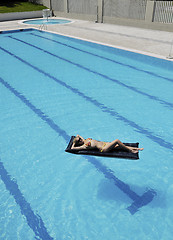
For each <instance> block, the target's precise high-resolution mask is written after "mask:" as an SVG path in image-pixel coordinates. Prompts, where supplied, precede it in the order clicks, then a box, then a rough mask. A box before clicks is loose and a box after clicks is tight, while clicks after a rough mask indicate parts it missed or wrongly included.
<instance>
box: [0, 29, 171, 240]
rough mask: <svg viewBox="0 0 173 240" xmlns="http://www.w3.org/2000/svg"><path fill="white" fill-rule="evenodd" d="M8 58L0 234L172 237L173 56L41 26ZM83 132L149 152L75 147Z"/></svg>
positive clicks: (9, 50) (0, 43)
mask: <svg viewBox="0 0 173 240" xmlns="http://www.w3.org/2000/svg"><path fill="white" fill-rule="evenodd" d="M0 61H1V63H0V113H1V118H0V176H1V178H0V179H1V180H0V191H1V192H0V193H1V194H0V205H1V211H0V226H1V228H0V239H3V240H4V239H5V240H13V239H21V240H23V239H25V240H31V239H43V240H48V239H56V240H58V239H60V240H62V239H64V240H67V239H70V240H81V239H82V240H114V239H118V240H132V239H133V240H139V239H140V240H146V239H147V240H165V239H166V240H171V239H172V235H173V230H172V224H173V216H172V212H173V204H172V199H173V184H172V182H173V174H172V171H173V155H172V152H173V127H172V119H173V111H172V108H173V94H172V89H173V88H172V86H173V63H172V62H169V61H166V60H161V59H156V58H153V57H148V56H143V55H140V54H136V53H132V52H128V51H123V50H119V49H114V48H110V47H107V46H101V45H97V44H94V43H89V42H84V41H82V40H77V39H73V38H68V37H64V36H60V35H55V34H51V33H46V32H40V31H37V30H26V31H11V32H4V33H2V34H0ZM76 134H80V135H82V136H83V137H86V138H87V137H92V138H95V139H98V140H104V141H111V140H114V139H115V138H119V139H120V140H122V141H124V142H140V146H141V147H144V151H143V152H140V159H139V160H124V159H115V158H99V157H92V156H78V155H73V154H69V153H66V152H65V151H64V150H65V148H66V146H67V144H68V142H69V140H70V136H71V135H76Z"/></svg>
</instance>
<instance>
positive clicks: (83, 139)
mask: <svg viewBox="0 0 173 240" xmlns="http://www.w3.org/2000/svg"><path fill="white" fill-rule="evenodd" d="M76 137H80V138H81V139H82V141H85V139H84V138H83V137H81V136H80V135H79V134H77V135H76Z"/></svg>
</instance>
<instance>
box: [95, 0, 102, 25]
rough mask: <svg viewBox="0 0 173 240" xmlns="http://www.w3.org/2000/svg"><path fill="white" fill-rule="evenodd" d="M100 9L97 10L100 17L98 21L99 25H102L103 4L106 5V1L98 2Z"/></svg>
mask: <svg viewBox="0 0 173 240" xmlns="http://www.w3.org/2000/svg"><path fill="white" fill-rule="evenodd" d="M97 3H98V8H97V11H98V13H97V15H98V19H97V21H98V22H99V23H102V22H103V4H104V0H98V2H97Z"/></svg>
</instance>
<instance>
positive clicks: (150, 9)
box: [145, 0, 155, 22]
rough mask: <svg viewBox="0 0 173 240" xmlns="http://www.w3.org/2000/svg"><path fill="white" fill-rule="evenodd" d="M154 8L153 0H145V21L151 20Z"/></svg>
mask: <svg viewBox="0 0 173 240" xmlns="http://www.w3.org/2000/svg"><path fill="white" fill-rule="evenodd" d="M154 10H155V0H147V6H146V14H145V21H147V22H153V20H154Z"/></svg>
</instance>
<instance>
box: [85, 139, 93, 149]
mask: <svg viewBox="0 0 173 240" xmlns="http://www.w3.org/2000/svg"><path fill="white" fill-rule="evenodd" d="M88 140H89V141H88V142H87V143H85V145H86V146H87V147H90V146H91V140H92V138H88Z"/></svg>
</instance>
